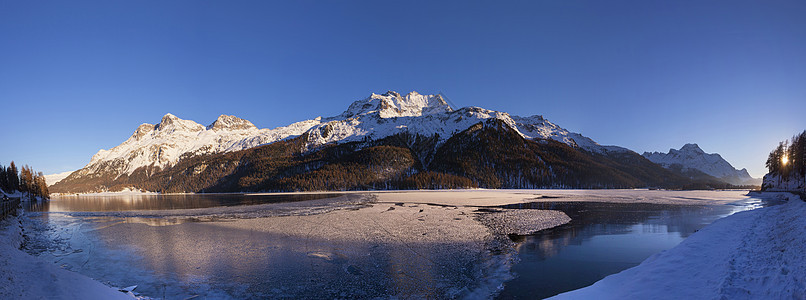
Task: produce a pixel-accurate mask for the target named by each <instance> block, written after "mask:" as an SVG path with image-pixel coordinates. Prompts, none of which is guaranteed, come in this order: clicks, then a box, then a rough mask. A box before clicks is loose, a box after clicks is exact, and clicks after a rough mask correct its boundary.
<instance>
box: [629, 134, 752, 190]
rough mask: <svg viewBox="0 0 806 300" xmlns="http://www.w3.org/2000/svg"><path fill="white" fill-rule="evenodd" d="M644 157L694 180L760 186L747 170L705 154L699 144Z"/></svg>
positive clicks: (717, 156) (686, 145) (712, 154)
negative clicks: (706, 179)
mask: <svg viewBox="0 0 806 300" xmlns="http://www.w3.org/2000/svg"><path fill="white" fill-rule="evenodd" d="M643 156H644V157H646V158H647V159H649V160H650V161H652V162H654V163H656V164H659V165H661V166H663V167H665V168H667V169H673V170H675V171H677V172H679V173H682V174H685V175H687V176H689V177H690V178H693V179H703V178H716V179H718V180H720V181H724V182H726V183H730V184H733V185H759V184H761V179H760V178H753V177H752V176H750V174H749V173H747V169H741V170H737V169H736V168H734V167H733V166H732V165H731V164H730V163H729V162H728V161H726V160H725V159H724V158H722V156H721V155H719V154H718V153H705V151H703V150H702V149H700V146H699V145H697V144H685V145H683V147H681V148H680V150H675V149H669V152H668V153H663V152H644V154H643Z"/></svg>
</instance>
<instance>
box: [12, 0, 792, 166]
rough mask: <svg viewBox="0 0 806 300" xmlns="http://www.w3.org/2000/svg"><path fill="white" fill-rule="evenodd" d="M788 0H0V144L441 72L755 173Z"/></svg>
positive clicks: (778, 73)
mask: <svg viewBox="0 0 806 300" xmlns="http://www.w3.org/2000/svg"><path fill="white" fill-rule="evenodd" d="M805 16H806V1H784V2H781V1H646V0H639V1H599V0H596V1H537V0H535V1H485V2H476V1H423V2H417V1H327V0H320V1H277V2H274V1H254V2H250V1H197V0H194V1H106V0H104V1H6V0H0V114H2V120H3V122H4V126H3V129H2V130H0V132H2V133H0V143H2V146H1V147H0V163H1V164H3V165H7V164H8V162H9V161H11V160H15V161H16V162H18V163H19V162H21V163H27V164H30V165H31V166H32V167H33V168H34V169H35V170H41V171H43V172H45V173H46V174H48V173H56V172H61V171H68V170H76V169H79V168H81V167H83V166H84V165H85V164H86V163H88V162H89V160H90V158H91V156H92V155H93V154H95V153H96V152H97V151H98V149H101V148H104V149H109V148H111V147H114V146H116V145H118V144H120V143H121V142H123V141H124V140H126V139H127V138H128V137H129V136H130V135H131V134H132V132H133V131H134V130H135V129H136V128H137V126H138V125H139V124H141V123H157V122H159V120H160V118H161V117H162V115H164V114H165V113H168V112H170V113H173V114H175V115H177V116H179V117H181V118H183V119H192V120H195V121H197V122H199V123H201V124H204V125H207V124H209V123H211V122H212V121H214V120H215V118H216V117H217V116H218V115H220V114H234V115H236V116H239V117H242V118H245V119H248V120H250V121H252V122H253V123H255V125H257V126H258V127H260V128H273V127H277V126H283V125H287V124H289V123H292V122H295V121H300V120H305V119H310V118H314V117H316V116H320V115H321V116H332V115H337V114H339V113H341V112H342V111H344V110H345V109H346V108H347V106H348V105H349V104H350V103H351V102H352V101H355V100H358V99H362V98H365V97H367V96H368V95H369V94H370V93H372V92H376V93H382V92H385V91H387V90H394V91H398V92H401V93H407V92H409V91H412V90H416V91H418V92H420V93H436V92H438V91H442V92H443V93H444V94H446V95H447V96H448V97H449V98H450V99H451V100H452V101H453V102H455V104H457V105H458V106H480V107H484V108H488V109H493V110H500V111H506V112H509V113H511V114H515V115H523V116H527V115H533V114H540V115H543V116H545V117H546V118H547V119H549V120H550V121H552V122H554V123H556V124H558V125H560V126H562V127H564V128H566V129H569V130H572V131H575V132H580V133H582V134H584V135H586V136H589V137H591V138H593V139H594V140H596V141H598V142H599V143H601V144H611V145H620V146H624V147H627V148H630V149H632V150H635V151H637V152H639V153H641V152H643V151H668V150H669V148H672V147H674V148H679V147H680V146H682V145H683V144H685V143H688V142H693V143H698V144H699V145H700V147H702V148H703V149H704V150H705V151H706V152H717V153H720V154H722V156H723V157H724V158H726V159H727V160H728V161H729V162H731V163H732V164H733V165H734V166H735V167H738V168H743V167H746V168H748V170H749V171H750V173H751V175H753V176H755V177H760V176H761V175H763V174H764V173H765V172H766V170H765V168H764V165H763V163H764V161H765V159H766V156H767V154H768V153H769V152H770V151H771V150H772V149H773V148H774V146H775V145H776V144H777V143H778V142H779V141H781V140H783V139H786V138H788V137H790V136H792V135H794V134H795V133H798V132H800V131H802V130H804V129H806V117H804V113H805V112H806V17H805Z"/></svg>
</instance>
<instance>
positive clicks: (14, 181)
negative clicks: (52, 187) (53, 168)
mask: <svg viewBox="0 0 806 300" xmlns="http://www.w3.org/2000/svg"><path fill="white" fill-rule="evenodd" d="M0 189H2V190H3V191H5V192H7V193H13V192H14V191H20V192H22V193H23V195H25V196H28V197H31V198H33V197H41V198H43V199H48V198H49V197H50V193H49V191H48V185H47V183H46V182H45V176H44V175H43V174H42V172H35V171H34V170H33V168H31V167H30V166H28V165H24V166H22V167H21V168H20V169H19V170H18V169H17V165H16V164H14V162H13V161H12V162H11V163H10V164H9V166H8V167H5V166H2V165H0Z"/></svg>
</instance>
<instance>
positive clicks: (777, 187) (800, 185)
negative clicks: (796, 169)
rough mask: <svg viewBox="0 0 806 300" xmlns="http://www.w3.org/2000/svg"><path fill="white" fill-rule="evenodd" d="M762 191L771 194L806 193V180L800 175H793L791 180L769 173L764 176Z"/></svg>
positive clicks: (790, 177)
mask: <svg viewBox="0 0 806 300" xmlns="http://www.w3.org/2000/svg"><path fill="white" fill-rule="evenodd" d="M761 189H762V190H764V191H771V192H775V191H784V192H786V191H806V179H804V178H803V177H802V176H800V175H798V174H792V175H791V176H789V178H782V176H781V175H778V174H773V173H769V174H767V175H764V182H763V183H762V184H761Z"/></svg>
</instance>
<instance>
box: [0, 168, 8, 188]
mask: <svg viewBox="0 0 806 300" xmlns="http://www.w3.org/2000/svg"><path fill="white" fill-rule="evenodd" d="M0 189H3V191H6V192H8V191H9V190H10V189H9V188H8V175H6V167H4V166H3V165H0Z"/></svg>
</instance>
